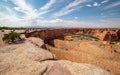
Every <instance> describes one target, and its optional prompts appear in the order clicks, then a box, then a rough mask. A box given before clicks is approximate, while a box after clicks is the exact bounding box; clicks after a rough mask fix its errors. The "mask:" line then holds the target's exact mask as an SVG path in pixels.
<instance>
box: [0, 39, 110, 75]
mask: <svg viewBox="0 0 120 75" xmlns="http://www.w3.org/2000/svg"><path fill="white" fill-rule="evenodd" d="M42 45H43V41H42V40H41V39H38V38H33V37H32V38H28V39H27V40H26V41H25V42H24V43H22V44H13V45H8V46H5V47H3V48H1V49H0V75H111V74H110V73H109V72H107V71H105V70H103V69H101V68H99V67H96V66H94V65H90V64H84V63H73V62H70V61H66V60H57V61H56V60H55V59H56V56H55V55H54V54H53V53H51V52H49V51H47V50H44V49H42V48H40V47H41V46H42Z"/></svg>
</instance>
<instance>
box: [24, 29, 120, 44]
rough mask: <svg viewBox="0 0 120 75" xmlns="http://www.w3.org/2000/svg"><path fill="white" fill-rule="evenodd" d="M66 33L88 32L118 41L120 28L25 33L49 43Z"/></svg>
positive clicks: (103, 38)
mask: <svg viewBox="0 0 120 75" xmlns="http://www.w3.org/2000/svg"><path fill="white" fill-rule="evenodd" d="M65 34H88V35H93V36H96V37H98V38H99V39H100V40H103V41H111V40H114V41H117V40H119V39H120V29H51V30H50V29H49V30H48V29H46V30H41V31H33V32H30V33H25V36H26V37H27V38H28V37H39V38H41V39H43V40H44V41H45V43H48V42H49V41H50V40H53V39H58V38H59V39H60V38H62V39H63V38H64V35H65Z"/></svg>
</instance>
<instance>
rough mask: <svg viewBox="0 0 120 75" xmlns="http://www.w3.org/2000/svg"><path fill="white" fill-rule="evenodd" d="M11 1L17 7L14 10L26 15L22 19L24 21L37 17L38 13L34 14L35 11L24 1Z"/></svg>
mask: <svg viewBox="0 0 120 75" xmlns="http://www.w3.org/2000/svg"><path fill="white" fill-rule="evenodd" d="M12 1H13V3H14V4H15V5H17V7H14V9H15V10H16V11H18V12H22V13H24V14H25V15H26V16H24V17H23V18H24V19H34V18H37V17H38V16H39V15H38V13H36V10H35V9H33V7H32V6H30V5H29V4H27V3H26V0H12Z"/></svg>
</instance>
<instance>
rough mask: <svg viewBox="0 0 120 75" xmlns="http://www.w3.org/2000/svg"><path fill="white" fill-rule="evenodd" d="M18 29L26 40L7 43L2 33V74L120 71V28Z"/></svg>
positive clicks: (118, 74) (104, 74)
mask: <svg viewBox="0 0 120 75" xmlns="http://www.w3.org/2000/svg"><path fill="white" fill-rule="evenodd" d="M9 32H10V31H5V32H1V33H0V35H1V36H3V34H5V33H9ZM16 32H18V33H20V34H21V37H24V38H25V41H24V42H23V43H18V44H10V45H9V44H4V42H3V41H2V37H0V41H1V42H0V75H10V74H11V75H16V74H17V75H56V74H57V75H96V74H97V75H120V41H119V40H120V29H89V28H86V29H77V28H71V29H43V30H37V29H34V30H29V31H28V30H27V31H26V30H21V31H20V30H16Z"/></svg>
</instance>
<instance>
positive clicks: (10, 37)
mask: <svg viewBox="0 0 120 75" xmlns="http://www.w3.org/2000/svg"><path fill="white" fill-rule="evenodd" d="M2 40H3V41H5V42H7V43H15V42H16V41H19V40H22V38H21V37H20V34H19V33H17V32H15V31H14V30H12V31H11V32H10V33H8V34H4V37H3V38H2Z"/></svg>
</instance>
